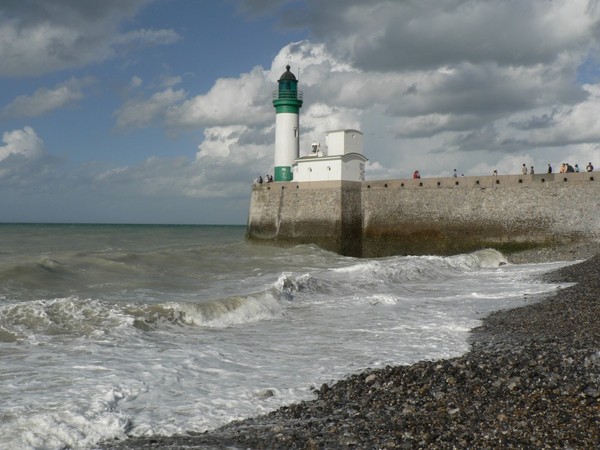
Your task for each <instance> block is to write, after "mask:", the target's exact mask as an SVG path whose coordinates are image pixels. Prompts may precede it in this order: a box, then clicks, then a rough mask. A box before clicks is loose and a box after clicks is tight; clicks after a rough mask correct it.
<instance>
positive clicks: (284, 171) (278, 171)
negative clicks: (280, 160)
mask: <svg viewBox="0 0 600 450" xmlns="http://www.w3.org/2000/svg"><path fill="white" fill-rule="evenodd" d="M293 178H294V174H293V172H292V167H291V166H276V167H275V173H274V174H273V180H274V181H292V179H293Z"/></svg>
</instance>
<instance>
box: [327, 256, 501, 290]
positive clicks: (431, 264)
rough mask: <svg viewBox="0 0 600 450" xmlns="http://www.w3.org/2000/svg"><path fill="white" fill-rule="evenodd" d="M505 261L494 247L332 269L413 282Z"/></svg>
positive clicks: (377, 277)
mask: <svg viewBox="0 0 600 450" xmlns="http://www.w3.org/2000/svg"><path fill="white" fill-rule="evenodd" d="M504 264H507V260H506V258H505V257H504V255H503V254H502V253H500V252H498V251H496V250H493V249H485V250H478V251H476V252H473V253H468V254H462V255H455V256H448V257H443V256H394V257H388V258H380V259H372V260H367V261H364V262H359V263H357V264H352V265H350V266H347V267H342V268H336V269H332V271H334V272H337V273H341V274H349V275H351V276H352V277H354V278H363V279H370V280H371V282H372V283H373V282H376V281H377V280H379V281H381V282H416V281H430V280H437V279H445V278H447V277H449V276H453V275H456V274H457V273H462V272H467V271H471V270H476V269H480V268H492V267H499V266H502V265H504Z"/></svg>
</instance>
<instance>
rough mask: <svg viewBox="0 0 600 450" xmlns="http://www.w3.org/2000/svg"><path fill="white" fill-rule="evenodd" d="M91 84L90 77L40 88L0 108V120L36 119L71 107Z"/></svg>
mask: <svg viewBox="0 0 600 450" xmlns="http://www.w3.org/2000/svg"><path fill="white" fill-rule="evenodd" d="M93 82H94V79H93V78H91V77H86V78H81V79H77V78H71V79H70V80H69V81H67V82H65V83H61V84H58V85H56V86H55V87H53V88H41V89H38V90H36V91H35V92H34V93H33V94H32V95H20V96H18V97H17V98H15V99H14V100H13V101H12V102H11V103H9V104H8V105H6V106H5V107H4V108H2V110H1V111H0V118H3V119H9V118H10V119H12V118H19V117H36V116H40V115H43V114H46V113H49V112H51V111H54V110H56V109H59V108H63V107H65V106H69V105H72V104H74V103H76V102H77V101H78V100H81V99H82V98H83V96H84V94H83V89H84V88H85V87H87V86H89V85H90V84H92V83H93Z"/></svg>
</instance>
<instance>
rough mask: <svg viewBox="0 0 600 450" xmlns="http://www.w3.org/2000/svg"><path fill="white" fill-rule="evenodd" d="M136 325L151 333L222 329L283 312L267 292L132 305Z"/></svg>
mask: <svg viewBox="0 0 600 450" xmlns="http://www.w3.org/2000/svg"><path fill="white" fill-rule="evenodd" d="M125 311H126V312H127V313H128V314H129V315H131V316H132V317H133V318H134V322H133V325H134V326H135V327H136V328H139V329H141V330H145V331H149V330H153V329H156V328H159V327H161V326H165V325H167V326H168V325H177V326H199V327H211V328H220V327H228V326H232V325H239V324H244V323H252V322H258V321H262V320H270V319H274V318H276V317H280V316H281V315H282V313H283V309H282V307H281V305H280V304H279V302H278V301H277V299H276V298H275V297H273V296H272V295H270V294H269V293H268V292H261V293H257V294H250V295H245V296H233V297H228V298H224V299H218V300H211V301H208V302H202V303H185V302H169V303H161V304H155V305H147V304H146V305H135V306H134V305H130V306H128V307H127V308H126V309H125Z"/></svg>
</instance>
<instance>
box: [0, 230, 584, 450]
mask: <svg viewBox="0 0 600 450" xmlns="http://www.w3.org/2000/svg"><path fill="white" fill-rule="evenodd" d="M245 231H246V230H245V227H243V226H212V225H206V226H187V225H105V224H101V225H88V224H84V225H77V224H76V225H70V224H0V448H2V449H66V448H70V449H91V448H94V447H95V446H97V445H98V444H99V443H101V442H103V441H109V440H111V439H113V438H119V439H123V438H125V437H127V436H153V435H173V434H179V433H185V432H188V431H194V432H202V431H205V430H209V429H214V428H216V427H219V426H220V425H223V424H226V423H228V422H230V421H232V420H236V419H243V418H246V417H250V416H256V415H259V414H263V413H267V412H269V411H272V410H274V409H276V408H278V407H280V406H283V405H286V404H290V403H293V402H299V401H302V400H310V399H313V398H315V394H314V390H315V389H317V388H319V387H320V386H321V385H322V384H323V383H328V384H330V383H332V382H334V381H335V380H339V379H341V378H343V377H345V376H347V375H349V374H353V373H356V372H359V371H362V370H364V369H367V368H378V367H385V366H387V365H400V364H411V363H414V362H416V361H420V360H435V359H440V358H450V357H455V356H459V355H461V354H463V353H465V352H466V351H467V350H468V338H469V330H471V329H472V328H474V327H477V326H478V325H480V324H481V319H482V318H483V317H485V316H486V315H488V314H489V313H491V312H492V311H496V310H501V309H505V308H514V307H518V306H522V305H525V304H528V303H531V302H535V301H538V300H539V299H540V298H542V297H543V296H545V295H549V294H554V293H556V292H557V289H558V288H559V286H558V285H555V284H548V283H544V282H541V281H540V280H539V278H538V277H539V275H541V274H543V273H545V272H548V271H551V270H553V269H556V268H559V267H562V266H565V265H568V264H571V263H572V262H555V263H544V264H520V265H515V264H510V263H508V262H507V260H506V258H505V256H504V255H502V254H501V253H499V252H498V251H496V250H494V249H485V250H480V251H477V252H474V253H469V254H462V255H455V256H450V257H440V256H393V257H385V258H370V259H359V258H352V257H345V256H340V255H338V254H336V253H332V252H329V251H326V250H323V249H321V248H318V247H316V246H312V245H297V246H292V247H287V248H284V247H278V246H270V245H264V244H263V245H260V244H256V243H253V242H248V241H246V240H245ZM563 286H564V285H563Z"/></svg>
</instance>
